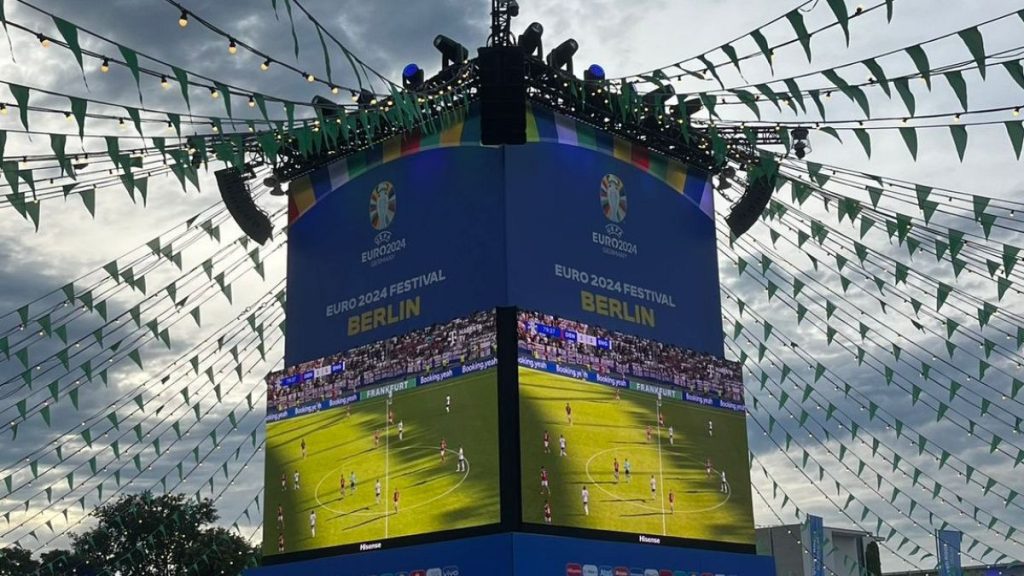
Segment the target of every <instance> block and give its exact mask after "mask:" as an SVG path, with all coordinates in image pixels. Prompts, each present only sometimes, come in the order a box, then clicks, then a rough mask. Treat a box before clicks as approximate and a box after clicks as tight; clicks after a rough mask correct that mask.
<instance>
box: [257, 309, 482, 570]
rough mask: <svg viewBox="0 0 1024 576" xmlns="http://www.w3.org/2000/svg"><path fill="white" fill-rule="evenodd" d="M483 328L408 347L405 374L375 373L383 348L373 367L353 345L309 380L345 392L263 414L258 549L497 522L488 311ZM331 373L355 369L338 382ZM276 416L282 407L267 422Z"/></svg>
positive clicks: (284, 549)
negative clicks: (427, 349) (428, 348)
mask: <svg viewBox="0 0 1024 576" xmlns="http://www.w3.org/2000/svg"><path fill="white" fill-rule="evenodd" d="M470 328H471V327H470ZM486 328H487V330H488V331H489V332H488V333H484V332H480V337H479V338H475V334H472V333H467V334H466V338H465V339H463V340H462V341H461V342H451V341H450V340H451V338H453V336H451V334H450V333H445V334H444V335H443V336H439V337H438V338H437V340H436V342H437V344H438V346H439V350H443V351H442V352H441V354H442V355H443V356H444V358H442V359H440V360H438V359H437V358H436V357H435V358H433V359H428V361H427V362H426V365H424V363H423V362H421V361H420V360H416V361H414V360H413V359H411V356H409V355H406V356H404V357H403V359H402V360H401V361H400V363H401V366H400V367H398V368H397V370H398V371H401V372H402V374H403V376H402V377H401V378H400V379H394V378H386V377H385V378H380V377H381V376H387V375H388V374H390V373H391V372H388V370H389V368H388V367H387V361H384V360H382V357H377V358H376V359H373V358H371V361H370V362H369V363H368V366H372V370H373V371H375V373H374V374H372V375H370V376H368V375H367V370H366V369H360V370H356V368H357V362H355V361H354V359H353V358H352V355H351V354H350V355H348V357H346V358H344V359H343V362H342V361H339V359H333V361H325V362H324V363H323V365H322V366H321V367H320V368H318V370H319V373H321V374H323V377H315V378H312V379H310V382H318V381H319V382H322V384H321V388H322V387H323V386H324V385H326V386H338V387H340V389H341V391H340V393H339V392H338V391H336V390H331V391H330V392H326V393H325V392H323V391H322V390H321V391H320V392H319V394H317V395H315V397H316V399H317V400H316V401H315V402H313V403H312V404H310V403H308V402H306V403H302V402H298V403H297V406H296V403H295V402H289V401H286V402H285V403H284V404H282V405H279V408H281V409H282V410H281V411H279V412H276V413H275V412H272V413H271V414H269V415H268V424H267V457H266V458H267V461H266V479H265V481H266V484H265V485H266V497H265V500H266V503H265V510H264V519H265V520H264V550H265V552H264V553H265V554H275V553H292V552H300V551H306V550H314V549H319V548H327V547H334V546H341V545H346V544H362V543H375V542H381V541H384V540H386V539H389V538H395V537H400V536H411V535H418V534H424V533H431V532H437V531H442V530H451V529H457V528H468V527H474V526H482V525H487V524H494V523H497V522H499V521H500V502H499V486H498V484H499V482H498V425H497V403H498V399H497V393H498V392H497V372H496V369H495V368H494V360H493V356H492V354H493V317H491V323H490V324H486ZM415 337H417V336H416V334H413V335H411V336H403V337H400V339H401V338H415ZM455 338H458V337H457V336H456V337H455ZM426 341H428V342H435V340H434V339H433V338H429V339H427V340H426ZM389 342H391V341H389ZM392 344H393V342H392ZM449 344H453V346H449ZM417 348H418V349H419V351H420V355H419V356H418V357H419V358H420V359H421V360H422V358H424V356H423V355H422V353H423V346H417ZM391 352H395V350H394V349H391V350H389V352H388V354H386V356H387V357H388V358H390V357H392V356H391ZM456 353H459V354H458V355H453V354H456ZM371 356H372V355H371ZM396 362H398V361H396ZM342 363H344V364H345V366H344V367H343V368H342V367H341V364H342ZM367 369H369V368H367ZM381 371H384V372H381ZM301 372H302V371H301V370H300V371H298V372H297V374H299V375H300V378H299V379H300V380H301ZM332 372H334V373H335V374H346V373H348V374H353V373H354V372H358V374H359V375H358V377H356V378H355V382H345V381H344V379H343V378H340V377H336V378H332V377H331V376H330V374H331V373H332ZM285 380H286V381H287V378H285ZM278 381H280V379H279V380H278ZM365 381H369V382H372V384H370V385H362V382H365ZM330 382H334V384H323V383H330ZM281 390H283V392H282V393H284V394H289V393H290V390H291V389H290V388H282V389H281ZM290 396H294V394H290ZM299 396H302V394H301V393H300V394H299ZM320 398H327V399H325V400H320ZM310 406H312V407H313V408H309V407H310ZM304 407H305V409H304ZM306 410H311V411H310V412H309V413H304V412H305V411H306ZM274 414H279V415H283V416H278V418H280V419H277V420H276V421H269V420H274V419H275V417H274Z"/></svg>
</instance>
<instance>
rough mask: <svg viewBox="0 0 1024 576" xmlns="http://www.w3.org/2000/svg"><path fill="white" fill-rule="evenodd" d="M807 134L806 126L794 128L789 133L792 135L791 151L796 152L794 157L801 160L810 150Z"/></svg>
mask: <svg viewBox="0 0 1024 576" xmlns="http://www.w3.org/2000/svg"><path fill="white" fill-rule="evenodd" d="M809 134H810V133H809V132H808V130H807V128H794V129H793V130H792V131H791V132H790V135H791V136H792V137H793V152H794V153H796V157H797V158H799V159H800V160H803V159H804V157H805V156H807V154H809V153H810V152H811V151H812V150H811V141H810V140H809Z"/></svg>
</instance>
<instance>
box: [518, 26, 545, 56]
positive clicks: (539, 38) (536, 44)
mask: <svg viewBox="0 0 1024 576" xmlns="http://www.w3.org/2000/svg"><path fill="white" fill-rule="evenodd" d="M543 37H544V26H543V25H541V23H540V22H534V23H533V24H530V25H529V26H527V27H526V30H524V31H523V33H522V34H520V35H519V49H520V50H522V51H523V54H526V55H527V56H531V57H533V58H537V59H538V60H539V59H541V58H543V57H544V39H543Z"/></svg>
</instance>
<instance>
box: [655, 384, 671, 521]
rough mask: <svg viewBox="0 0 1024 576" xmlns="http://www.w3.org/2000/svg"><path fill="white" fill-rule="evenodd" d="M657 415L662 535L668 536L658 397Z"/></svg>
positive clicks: (659, 399)
mask: <svg viewBox="0 0 1024 576" xmlns="http://www.w3.org/2000/svg"><path fill="white" fill-rule="evenodd" d="M656 412H657V415H658V483H659V484H661V492H660V495H661V534H662V536H668V525H667V524H666V522H667V521H666V520H665V473H664V471H663V470H662V466H661V397H660V396H659V397H658V404H657V410H656Z"/></svg>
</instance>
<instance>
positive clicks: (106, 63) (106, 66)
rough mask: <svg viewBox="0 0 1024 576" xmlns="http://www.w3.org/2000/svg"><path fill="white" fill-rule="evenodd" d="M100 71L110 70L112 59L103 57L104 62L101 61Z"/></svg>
mask: <svg viewBox="0 0 1024 576" xmlns="http://www.w3.org/2000/svg"><path fill="white" fill-rule="evenodd" d="M100 72H103V73H104V74H106V73H107V72H110V60H108V59H107V58H106V57H105V56H104V57H103V62H100Z"/></svg>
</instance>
